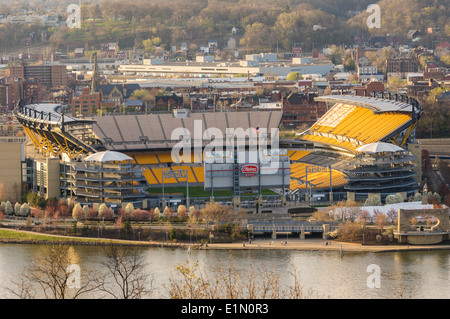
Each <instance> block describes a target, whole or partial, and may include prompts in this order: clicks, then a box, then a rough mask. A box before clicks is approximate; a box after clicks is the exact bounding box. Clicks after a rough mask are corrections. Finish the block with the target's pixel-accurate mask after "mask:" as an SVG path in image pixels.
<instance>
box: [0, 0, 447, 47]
mask: <svg viewBox="0 0 450 319" xmlns="http://www.w3.org/2000/svg"><path fill="white" fill-rule="evenodd" d="M372 2H373V1H369V0H364V1H359V0H358V1H357V0H347V1H344V0H338V1H335V0H320V1H313V0H284V1H272V0H259V1H255V0H209V1H206V0H193V1H190V2H189V5H188V6H186V5H185V3H184V1H183V0H170V1H165V2H161V1H156V0H143V1H139V2H132V4H133V5H130V3H131V2H130V1H118V0H113V1H98V2H91V3H84V4H83V5H82V8H81V16H82V28H81V29H68V28H67V27H61V28H59V29H57V28H48V30H47V31H48V32H49V35H50V43H51V45H52V47H53V48H54V49H57V48H59V47H62V48H66V47H67V46H69V47H80V46H81V47H86V46H87V47H88V49H91V48H92V47H95V46H96V45H98V43H101V42H112V41H118V42H119V44H120V46H121V47H124V48H144V41H146V40H149V39H150V40H152V39H158V44H157V45H161V46H162V47H163V48H165V49H170V48H171V46H172V45H180V44H181V43H182V42H187V43H189V44H191V45H192V47H191V48H198V46H199V45H201V44H206V41H208V40H209V39H216V40H218V42H219V47H223V46H224V45H226V41H227V40H228V38H229V37H230V36H232V35H233V34H232V32H231V30H232V28H233V27H235V28H237V34H236V38H237V40H238V41H239V42H238V43H239V44H240V49H241V50H246V51H247V52H253V51H274V50H275V49H277V48H279V49H282V50H287V51H291V49H292V45H293V44H295V43H299V44H300V45H301V46H302V47H303V48H304V50H312V49H313V48H317V47H323V46H324V45H330V44H337V45H342V44H351V43H353V39H352V36H354V35H364V34H369V33H372V34H373V35H379V34H383V35H386V34H388V33H393V32H395V33H396V34H398V35H400V36H403V37H405V36H406V34H407V32H408V31H409V29H415V28H417V29H421V30H426V28H428V27H441V28H442V29H443V33H445V34H446V32H447V29H448V31H450V26H448V16H449V15H448V8H447V6H445V1H444V0H427V1H418V0H412V1H410V0H402V1H393V0H382V1H379V2H378V3H379V5H380V7H381V9H382V18H383V20H382V21H383V23H382V28H381V29H370V30H368V29H367V26H366V19H367V17H368V14H369V13H367V12H366V8H367V6H368V5H369V4H371V3H372ZM24 5H25V4H24ZM8 8H9V7H8V6H0V13H2V12H5V13H6V14H7V13H8V12H10V11H11V10H9V9H8ZM61 9H62V7H61V6H59V10H61ZM62 11H63V21H64V19H65V18H66V16H67V13H65V12H64V11H65V10H62ZM359 12H361V13H360V14H358V13H359ZM386 12H389V14H384V13H386ZM317 26H319V27H317ZM447 26H448V28H447ZM15 28H17V29H15ZM33 28H34V29H35V27H33ZM33 28H32V27H31V26H24V27H15V26H11V25H8V24H6V25H4V26H2V27H0V46H1V47H3V48H6V47H8V46H11V41H15V42H13V43H16V44H17V43H18V42H20V41H21V38H23V37H25V36H27V33H29V32H31V30H32V29H33ZM97 49H98V48H97Z"/></svg>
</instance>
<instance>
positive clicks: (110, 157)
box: [84, 151, 133, 163]
mask: <svg viewBox="0 0 450 319" xmlns="http://www.w3.org/2000/svg"><path fill="white" fill-rule="evenodd" d="M129 160H133V159H132V158H131V157H129V156H128V155H125V154H123V153H120V152H114V151H105V152H99V153H95V154H92V155H89V156H88V157H86V158H85V159H84V161H85V162H99V163H106V162H122V161H129Z"/></svg>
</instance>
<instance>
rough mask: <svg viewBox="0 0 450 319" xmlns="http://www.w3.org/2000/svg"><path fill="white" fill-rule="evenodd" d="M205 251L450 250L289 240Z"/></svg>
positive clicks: (228, 245) (217, 246)
mask: <svg viewBox="0 0 450 319" xmlns="http://www.w3.org/2000/svg"><path fill="white" fill-rule="evenodd" d="M206 249H290V250H303V251H339V252H341V251H342V252H344V253H345V252H377V253H378V252H395V251H426V250H450V244H441V245H424V246H419V245H379V246H374V245H370V246H368V245H362V244H355V243H345V242H338V241H330V240H324V239H317V238H310V239H289V240H281V239H276V240H265V239H257V240H252V242H251V244H250V243H248V242H245V243H220V244H219V243H212V244H208V248H206Z"/></svg>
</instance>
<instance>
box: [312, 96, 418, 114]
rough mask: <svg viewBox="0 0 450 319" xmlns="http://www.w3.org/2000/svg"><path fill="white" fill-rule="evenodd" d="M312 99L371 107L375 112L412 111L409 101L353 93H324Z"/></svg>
mask: <svg viewBox="0 0 450 319" xmlns="http://www.w3.org/2000/svg"><path fill="white" fill-rule="evenodd" d="M314 100H316V101H322V102H329V103H346V104H352V105H357V106H361V107H365V108H369V109H372V110H373V111H374V112H375V113H380V112H409V113H411V112H412V108H413V106H412V105H411V104H409V103H405V102H401V101H395V100H388V99H380V98H375V97H368V96H354V95H325V96H321V97H316V98H315V99H314Z"/></svg>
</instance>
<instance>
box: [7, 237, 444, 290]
mask: <svg viewBox="0 0 450 319" xmlns="http://www.w3.org/2000/svg"><path fill="white" fill-rule="evenodd" d="M38 254H39V249H38V246H36V245H0V297H1V298H9V297H11V296H10V295H9V293H8V292H7V291H6V290H5V287H8V285H11V280H13V279H16V278H18V277H19V276H20V275H21V272H22V271H23V268H24V267H25V266H27V265H29V264H30V263H31V262H32V260H33V258H35V257H37V255H38ZM145 257H146V262H148V263H149V272H150V273H151V274H152V275H153V277H154V287H155V288H156V290H155V293H154V297H155V298H161V297H164V296H167V295H166V291H165V289H164V284H167V283H168V280H169V278H170V276H171V274H173V271H174V268H175V267H176V266H177V265H179V264H183V263H185V262H186V261H188V260H189V261H191V262H198V264H199V266H200V267H201V268H202V269H203V270H204V271H205V272H207V273H213V272H214V271H217V269H218V267H220V266H221V265H222V266H226V265H228V262H229V260H232V263H233V266H234V267H236V268H237V269H239V270H241V271H243V272H245V271H248V270H249V269H252V266H253V265H264V266H265V267H266V268H267V269H271V270H276V271H277V272H278V273H279V274H280V281H281V283H282V284H283V285H284V286H287V285H290V284H291V281H292V276H291V275H290V272H291V270H292V267H295V269H296V270H297V271H298V272H299V275H300V278H301V282H302V286H303V287H304V288H305V289H311V290H312V291H313V292H314V293H315V297H316V298H337V299H341V298H342V299H356V298H364V299H365V298H400V297H403V298H421V299H422V298H431V299H437V298H440V299H441V298H450V285H449V276H450V251H448V250H447V251H406V252H389V253H387V252H386V253H350V252H346V253H345V255H344V256H342V257H341V256H339V253H338V252H333V251H295V250H293V251H289V250H278V251H277V250H235V251H225V250H193V251H192V252H191V254H187V252H186V250H183V249H167V248H148V249H146V250H145ZM72 258H73V262H74V263H80V264H81V271H82V273H83V269H86V268H89V267H98V262H100V261H102V260H104V257H103V252H102V250H101V248H99V247H91V246H74V247H73V249H72ZM369 265H377V266H378V267H379V270H380V276H379V279H380V281H379V283H380V288H370V287H369V286H371V285H370V284H369V285H368V278H372V277H371V276H373V275H374V272H373V271H371V270H370V269H369V271H368V266H369ZM372 287H373V285H372Z"/></svg>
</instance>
